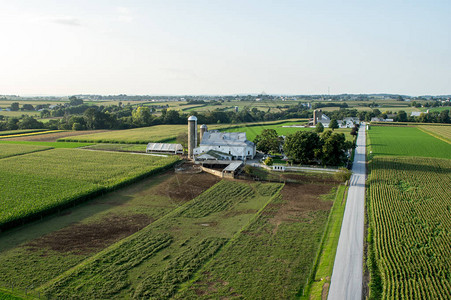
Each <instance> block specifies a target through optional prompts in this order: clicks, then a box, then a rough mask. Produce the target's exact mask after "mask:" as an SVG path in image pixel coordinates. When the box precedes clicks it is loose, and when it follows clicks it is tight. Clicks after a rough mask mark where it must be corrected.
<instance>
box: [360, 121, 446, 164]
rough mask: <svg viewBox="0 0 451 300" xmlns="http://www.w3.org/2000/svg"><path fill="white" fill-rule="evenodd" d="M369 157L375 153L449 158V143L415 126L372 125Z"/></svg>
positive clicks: (369, 133)
mask: <svg viewBox="0 0 451 300" xmlns="http://www.w3.org/2000/svg"><path fill="white" fill-rule="evenodd" d="M368 147H369V151H368V153H370V155H369V159H371V157H374V156H377V155H393V156H420V157H438V158H451V145H450V144H448V143H446V142H444V141H442V140H439V139H437V138H435V137H433V136H431V135H429V134H427V133H425V132H423V131H421V130H420V129H418V128H415V127H401V126H400V127H395V126H372V127H371V129H370V130H369V131H368Z"/></svg>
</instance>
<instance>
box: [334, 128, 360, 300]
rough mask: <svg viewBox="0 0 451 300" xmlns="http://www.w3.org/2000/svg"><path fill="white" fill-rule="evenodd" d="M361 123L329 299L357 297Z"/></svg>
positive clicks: (358, 283) (358, 290)
mask: <svg viewBox="0 0 451 300" xmlns="http://www.w3.org/2000/svg"><path fill="white" fill-rule="evenodd" d="M365 141H366V140H365V125H362V126H360V129H359V135H358V138H357V148H356V152H355V157H354V164H353V167H352V172H353V174H352V177H351V180H350V186H349V190H348V197H347V202H346V208H345V213H344V217H343V224H342V226H341V232H340V238H339V240H338V247H337V253H336V256H335V264H334V268H333V272H332V278H331V285H330V289H329V296H328V299H329V300H335V299H339V300H343V299H361V298H362V274H363V273H362V272H363V271H362V270H363V227H364V214H365V179H366V178H365V177H366V169H365V149H366V144H365Z"/></svg>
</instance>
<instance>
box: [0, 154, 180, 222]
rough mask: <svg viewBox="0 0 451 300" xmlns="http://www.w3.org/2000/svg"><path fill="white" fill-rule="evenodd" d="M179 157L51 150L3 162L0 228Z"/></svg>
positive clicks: (152, 170) (99, 190) (11, 158)
mask: <svg viewBox="0 0 451 300" xmlns="http://www.w3.org/2000/svg"><path fill="white" fill-rule="evenodd" d="M177 160H178V157H175V156H172V157H167V158H162V157H154V156H148V155H132V154H125V153H124V154H123V153H105V152H95V151H85V150H79V149H53V150H46V151H41V152H37V153H32V154H27V155H22V156H17V157H9V158H3V159H1V160H0V179H1V180H0V190H1V191H2V193H1V200H2V201H1V202H0V208H1V209H0V226H4V225H5V224H6V223H8V222H13V221H16V220H18V219H24V218H27V217H30V216H33V215H36V214H39V213H41V212H43V211H46V210H49V209H53V208H55V207H58V206H59V205H62V204H66V203H70V202H72V201H75V200H77V199H80V198H84V197H87V196H89V195H90V194H93V193H99V192H102V191H107V190H109V189H112V188H114V187H116V186H118V185H120V184H123V183H126V182H128V181H132V180H134V178H137V177H140V176H143V175H145V174H150V173H153V172H155V171H157V170H159V169H161V168H164V167H165V166H166V165H168V164H171V163H173V162H175V161H177Z"/></svg>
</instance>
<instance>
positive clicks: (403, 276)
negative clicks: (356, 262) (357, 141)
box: [367, 157, 451, 299]
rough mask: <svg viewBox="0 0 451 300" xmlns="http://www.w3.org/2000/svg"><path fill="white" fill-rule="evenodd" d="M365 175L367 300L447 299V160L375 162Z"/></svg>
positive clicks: (450, 256) (450, 295) (450, 235)
mask: <svg viewBox="0 0 451 300" xmlns="http://www.w3.org/2000/svg"><path fill="white" fill-rule="evenodd" d="M370 172H371V175H370V176H369V180H368V185H369V189H368V191H367V192H368V206H369V213H368V214H369V225H370V228H369V236H368V241H369V264H368V265H369V267H370V271H371V281H370V298H372V299H380V298H382V299H451V188H450V187H451V176H450V174H451V160H447V159H435V158H419V157H376V158H374V159H373V161H372V163H371V164H370Z"/></svg>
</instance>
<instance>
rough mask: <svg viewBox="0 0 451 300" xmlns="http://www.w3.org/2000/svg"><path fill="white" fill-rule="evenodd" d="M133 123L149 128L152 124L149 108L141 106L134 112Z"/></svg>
mask: <svg viewBox="0 0 451 300" xmlns="http://www.w3.org/2000/svg"><path fill="white" fill-rule="evenodd" d="M132 118H133V123H134V124H135V125H136V126H149V125H151V123H152V115H151V114H150V110H149V108H148V107H147V106H140V107H138V108H137V109H135V110H134V111H133V112H132Z"/></svg>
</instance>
